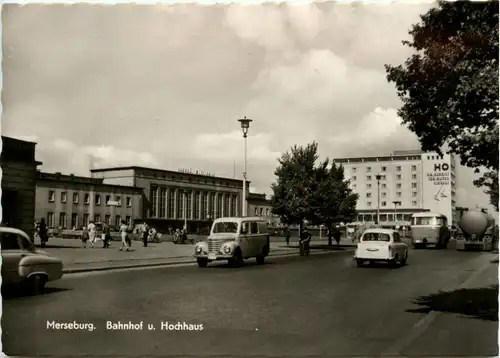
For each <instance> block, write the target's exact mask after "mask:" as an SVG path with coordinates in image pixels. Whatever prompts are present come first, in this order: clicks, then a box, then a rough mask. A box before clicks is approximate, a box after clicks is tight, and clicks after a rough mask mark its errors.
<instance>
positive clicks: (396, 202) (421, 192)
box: [334, 151, 457, 225]
mask: <svg viewBox="0 0 500 358" xmlns="http://www.w3.org/2000/svg"><path fill="white" fill-rule="evenodd" d="M334 161H335V163H337V164H342V165H343V167H344V170H345V175H346V178H349V179H350V181H351V188H352V189H353V191H354V192H356V193H358V194H359V199H358V203H357V211H358V220H359V221H376V219H377V212H379V213H380V222H381V224H383V223H386V224H388V225H395V222H396V221H397V222H398V223H399V224H409V221H410V218H411V215H412V214H413V213H416V212H420V211H433V212H438V213H441V214H444V215H446V216H447V218H448V221H449V223H450V225H451V224H452V223H453V224H455V223H456V219H457V218H456V213H455V205H456V199H455V195H456V193H455V186H456V182H455V160H454V157H453V156H450V155H447V154H446V155H443V156H439V155H438V154H437V153H424V152H422V151H395V152H394V153H392V154H391V155H388V156H381V157H357V158H341V159H334ZM379 194H380V196H379Z"/></svg>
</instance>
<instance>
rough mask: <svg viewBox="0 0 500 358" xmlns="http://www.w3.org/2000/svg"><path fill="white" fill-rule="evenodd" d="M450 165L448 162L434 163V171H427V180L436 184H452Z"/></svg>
mask: <svg viewBox="0 0 500 358" xmlns="http://www.w3.org/2000/svg"><path fill="white" fill-rule="evenodd" d="M449 169H450V165H449V164H448V163H441V164H434V171H433V172H430V173H427V180H428V181H430V182H433V183H434V185H440V186H446V185H450V172H449Z"/></svg>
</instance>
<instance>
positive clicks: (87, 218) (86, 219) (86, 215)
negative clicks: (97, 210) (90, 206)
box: [83, 214, 89, 226]
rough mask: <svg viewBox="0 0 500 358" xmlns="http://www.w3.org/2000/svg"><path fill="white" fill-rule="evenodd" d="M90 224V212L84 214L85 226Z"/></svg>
mask: <svg viewBox="0 0 500 358" xmlns="http://www.w3.org/2000/svg"><path fill="white" fill-rule="evenodd" d="M88 224H89V214H83V226H88Z"/></svg>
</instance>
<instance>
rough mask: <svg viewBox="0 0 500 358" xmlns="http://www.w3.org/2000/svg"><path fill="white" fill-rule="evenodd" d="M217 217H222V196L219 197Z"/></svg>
mask: <svg viewBox="0 0 500 358" xmlns="http://www.w3.org/2000/svg"><path fill="white" fill-rule="evenodd" d="M216 215H217V217H218V218H220V217H222V196H221V195H220V194H219V195H217V212H216Z"/></svg>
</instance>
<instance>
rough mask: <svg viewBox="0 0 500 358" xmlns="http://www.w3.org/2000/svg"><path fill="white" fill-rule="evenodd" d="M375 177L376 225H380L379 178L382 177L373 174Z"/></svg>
mask: <svg viewBox="0 0 500 358" xmlns="http://www.w3.org/2000/svg"><path fill="white" fill-rule="evenodd" d="M375 178H376V179H377V226H380V179H382V175H380V174H377V175H375Z"/></svg>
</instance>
